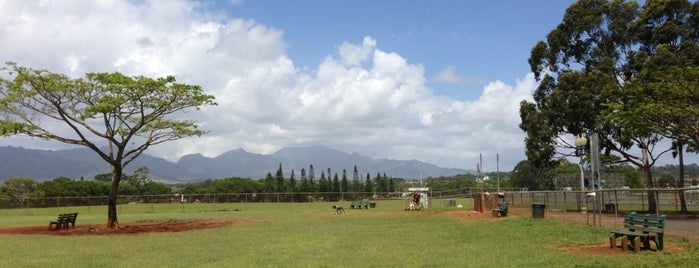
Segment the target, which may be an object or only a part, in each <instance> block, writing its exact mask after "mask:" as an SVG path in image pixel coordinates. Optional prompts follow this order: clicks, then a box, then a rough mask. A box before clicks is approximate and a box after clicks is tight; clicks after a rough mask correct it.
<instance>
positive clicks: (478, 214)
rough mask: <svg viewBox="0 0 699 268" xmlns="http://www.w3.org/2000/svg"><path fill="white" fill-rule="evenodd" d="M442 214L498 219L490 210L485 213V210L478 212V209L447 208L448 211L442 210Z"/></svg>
mask: <svg viewBox="0 0 699 268" xmlns="http://www.w3.org/2000/svg"><path fill="white" fill-rule="evenodd" d="M443 214H444V215H446V216H451V217H459V218H469V219H491V220H495V219H498V217H494V216H493V215H492V214H491V213H490V212H488V213H485V212H478V211H472V210H449V211H444V212H443Z"/></svg>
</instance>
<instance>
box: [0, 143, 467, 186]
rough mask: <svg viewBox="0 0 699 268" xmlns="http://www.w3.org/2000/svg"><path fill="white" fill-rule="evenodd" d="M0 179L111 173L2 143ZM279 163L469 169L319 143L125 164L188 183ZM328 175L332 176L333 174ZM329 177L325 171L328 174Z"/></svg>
mask: <svg viewBox="0 0 699 268" xmlns="http://www.w3.org/2000/svg"><path fill="white" fill-rule="evenodd" d="M0 160H1V161H0V181H4V180H5V179H7V178H12V177H28V178H32V179H34V180H37V181H45V180H51V179H54V178H57V177H60V176H64V177H68V178H73V179H79V178H81V177H82V178H85V179H92V178H94V176H95V175H97V174H103V173H109V172H110V169H109V166H108V165H107V163H106V162H105V161H104V160H102V159H101V158H99V157H98V156H97V154H96V153H95V152H93V151H91V150H89V149H70V150H57V151H49V150H34V149H25V148H21V147H0ZM280 163H281V165H282V168H283V170H284V175H285V176H286V177H288V176H289V175H290V172H291V170H292V169H293V170H294V172H295V174H296V177H297V178H298V177H299V176H300V174H301V169H302V168H305V169H306V171H308V169H309V166H310V165H313V167H314V170H315V173H316V174H315V175H316V177H318V176H320V173H321V171H324V172H325V173H327V169H328V168H330V169H331V172H332V173H333V174H335V173H337V174H338V175H340V176H341V175H342V170H343V169H345V170H346V171H347V176H348V177H349V178H351V177H352V173H353V170H354V166H355V165H356V166H357V169H358V172H359V174H360V175H362V176H363V175H366V173H369V174H371V176H375V175H376V174H377V173H380V174H384V173H386V174H387V175H389V176H392V177H399V178H415V179H416V178H419V177H425V178H426V177H438V176H451V175H456V174H464V173H468V172H470V171H466V170H462V169H450V168H442V167H438V166H436V165H432V164H429V163H425V162H420V161H417V160H409V161H405V160H389V159H373V158H370V157H367V156H364V155H360V154H357V153H352V154H349V153H345V152H341V151H337V150H334V149H331V148H328V147H323V146H310V147H287V148H283V149H281V150H279V151H277V152H275V153H273V154H268V155H263V154H255V153H249V152H246V151H245V150H243V149H237V150H232V151H228V152H226V153H223V154H221V155H219V156H216V157H206V156H202V155H201V154H190V155H185V156H183V157H182V158H180V159H179V161H177V163H172V162H168V161H166V160H164V159H162V158H157V157H153V156H150V155H142V156H140V157H139V158H137V159H136V160H135V161H134V162H133V163H131V164H129V166H128V167H127V169H126V173H132V172H133V171H134V170H136V169H137V168H139V167H142V166H147V167H148V169H149V170H150V175H151V177H153V178H156V179H159V180H164V181H171V182H188V181H201V180H206V179H216V178H227V177H244V178H253V179H260V178H264V177H265V176H266V175H267V173H268V172H271V173H272V174H274V173H275V172H276V171H277V169H278V168H279V164H280ZM333 174H331V175H333ZM326 175H327V174H326Z"/></svg>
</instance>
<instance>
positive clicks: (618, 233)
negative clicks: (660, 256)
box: [609, 212, 666, 252]
mask: <svg viewBox="0 0 699 268" xmlns="http://www.w3.org/2000/svg"><path fill="white" fill-rule="evenodd" d="M665 221H666V217H665V215H660V216H655V215H651V214H645V215H642V214H636V213H635V212H631V213H626V214H624V228H625V229H624V230H614V231H611V233H612V234H611V236H610V237H609V247H610V248H615V247H616V240H617V238H619V237H621V238H622V239H621V249H622V250H627V249H628V248H629V246H632V247H633V250H634V252H639V251H640V250H641V247H643V248H645V249H650V241H653V242H655V248H656V249H657V250H658V251H661V250H663V233H664V229H665Z"/></svg>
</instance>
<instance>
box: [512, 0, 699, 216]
mask: <svg viewBox="0 0 699 268" xmlns="http://www.w3.org/2000/svg"><path fill="white" fill-rule="evenodd" d="M529 64H530V66H531V69H532V71H533V72H534V74H535V75H536V78H537V79H538V80H539V81H540V84H539V87H538V88H537V89H536V91H535V92H534V94H533V101H523V102H521V104H520V117H521V124H520V128H521V129H522V130H524V131H525V132H526V135H527V136H526V139H525V144H526V155H527V161H525V162H521V163H520V164H518V165H517V166H516V167H515V169H514V170H513V173H515V174H516V173H520V172H527V173H529V172H533V173H535V174H536V176H534V177H533V178H532V179H533V180H536V185H537V186H538V187H539V188H546V187H547V184H548V183H549V181H551V178H552V176H553V171H555V169H556V167H557V166H558V165H559V164H560V163H561V161H559V159H560V158H561V157H567V156H572V154H573V152H574V148H575V146H574V144H573V142H571V141H572V139H573V138H572V137H575V136H591V135H593V134H595V135H597V136H598V137H599V149H600V151H601V152H602V154H603V156H602V157H601V161H602V163H603V165H606V166H608V167H609V166H614V165H619V164H628V165H631V166H633V167H635V168H637V169H639V170H641V171H642V172H643V173H644V175H645V181H644V186H645V187H647V188H653V187H655V186H656V185H654V183H653V176H652V173H651V167H652V166H653V165H654V164H655V162H656V160H658V158H660V157H661V156H662V155H664V154H667V153H671V154H673V155H674V156H676V157H677V158H678V161H679V164H680V167H682V166H683V156H682V154H683V153H684V151H685V150H687V148H689V151H691V152H696V150H695V149H694V148H699V2H694V3H692V2H689V1H687V0H649V1H645V2H644V4H643V6H640V5H639V4H638V2H635V1H632V2H629V1H623V0H613V1H607V0H581V1H578V2H576V3H574V4H572V5H571V6H570V7H569V8H568V9H567V10H566V13H565V15H564V17H563V21H562V22H561V23H560V24H559V25H558V26H557V27H556V28H555V29H553V30H552V31H551V32H550V33H549V34H548V35H547V38H546V40H545V41H539V42H538V43H537V44H536V45H535V46H534V47H533V48H532V51H531V56H530V58H529ZM664 140H667V142H663V141H664ZM588 146H589V145H588ZM586 163H587V165H589V163H590V161H589V159H588V160H587V161H586ZM515 174H513V178H515V177H517V176H516V175H515ZM679 180H680V182H679V184H680V185H684V175H683V172H682V170H680V179H679ZM680 199H681V209H682V211H683V212H686V202H685V198H684V196H680ZM656 205H657V202H656V200H655V199H654V196H653V195H652V194H649V210H651V211H654V210H656Z"/></svg>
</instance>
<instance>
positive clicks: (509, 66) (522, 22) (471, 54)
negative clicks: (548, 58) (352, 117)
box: [219, 0, 574, 99]
mask: <svg viewBox="0 0 699 268" xmlns="http://www.w3.org/2000/svg"><path fill="white" fill-rule="evenodd" d="M573 2H574V1H511V0H508V1H365V0H360V1H330V0H328V1H325V0H319V1H266V0H263V1H244V2H242V3H239V4H232V3H230V2H223V3H219V4H220V7H221V8H223V9H225V12H226V13H227V14H229V15H230V16H233V17H242V18H250V19H254V20H256V21H258V22H260V23H264V24H265V25H267V26H270V27H274V28H278V29H280V30H282V31H284V39H285V40H286V42H287V43H288V46H289V47H288V49H287V54H288V55H289V57H290V58H292V59H294V62H295V63H296V64H297V65H299V67H308V68H310V69H313V68H314V67H315V66H317V65H318V64H319V63H320V62H321V61H322V60H323V59H324V58H325V57H326V56H327V55H332V54H333V53H335V51H336V50H337V47H338V46H339V45H340V44H342V43H343V42H356V41H355V40H361V39H362V38H363V37H364V36H371V37H373V38H375V39H376V41H377V43H379V44H380V47H381V49H382V50H386V51H393V52H396V53H398V54H400V55H401V56H403V57H405V58H406V59H407V60H408V61H409V62H412V63H416V64H421V65H422V66H423V67H424V68H425V75H426V77H427V78H429V79H430V81H429V85H430V87H431V88H432V89H433V90H434V91H435V93H436V94H440V95H447V96H450V97H453V98H457V99H475V98H477V97H478V96H479V95H480V93H481V91H482V89H483V87H484V86H485V85H486V84H487V83H488V82H491V81H495V80H500V81H503V82H506V83H509V84H512V83H514V82H515V80H516V79H517V78H521V77H523V76H524V75H525V74H526V73H528V72H529V65H528V63H527V59H528V57H529V52H530V50H531V48H532V47H533V46H534V44H535V43H536V42H537V41H538V40H542V39H544V38H545V37H546V34H547V33H548V32H549V31H550V30H552V29H553V28H554V27H556V25H557V24H558V23H560V21H561V19H562V17H563V14H564V12H565V9H566V8H567V7H568V6H570V4H572V3H573ZM449 66H452V67H451V69H452V70H453V72H454V73H455V75H457V76H458V77H460V78H461V79H462V81H461V82H459V83H456V84H454V83H445V82H437V81H434V80H435V75H437V74H438V73H440V72H442V71H445V70H447V68H448V67H449Z"/></svg>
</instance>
